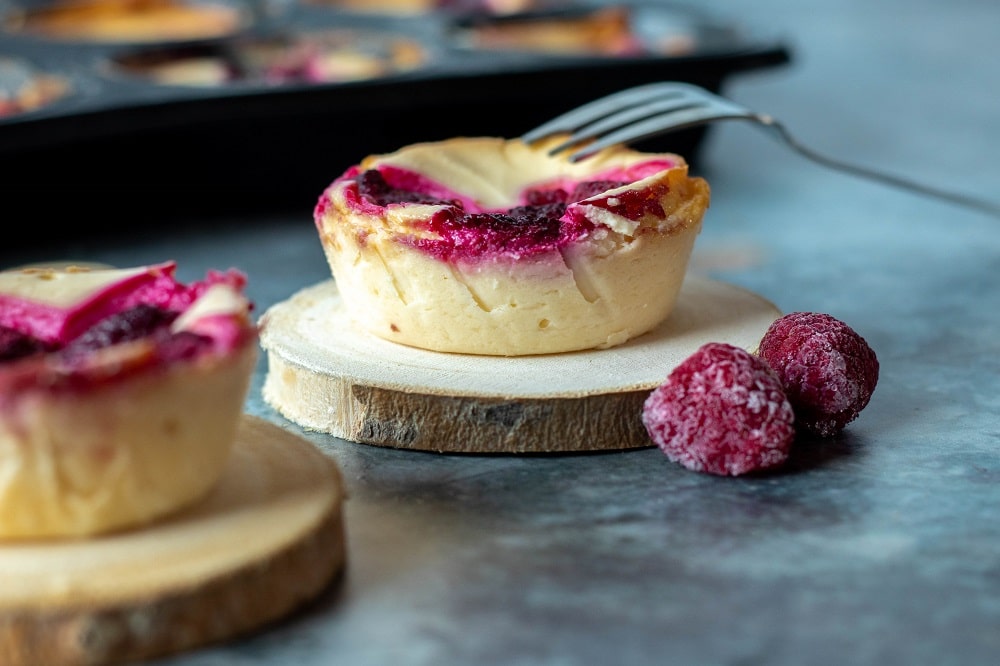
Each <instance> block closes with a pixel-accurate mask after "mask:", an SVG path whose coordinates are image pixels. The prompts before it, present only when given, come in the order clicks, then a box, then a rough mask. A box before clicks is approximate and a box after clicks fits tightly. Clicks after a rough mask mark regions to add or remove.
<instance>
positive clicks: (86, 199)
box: [0, 0, 790, 234]
mask: <svg viewBox="0 0 1000 666" xmlns="http://www.w3.org/2000/svg"><path fill="white" fill-rule="evenodd" d="M314 2H315V0H314ZM38 4H39V3H37V2H36V3H31V2H28V3H24V4H20V5H13V4H10V2H9V0H8V4H6V5H0V10H3V11H6V12H10V11H12V10H13V9H15V8H18V7H20V8H21V9H25V8H27V9H30V8H32V7H34V6H36V5H38ZM42 4H43V5H44V3H42ZM607 5H616V6H624V7H627V8H628V10H629V11H630V12H631V14H632V16H633V17H634V18H633V20H634V22H635V25H636V29H637V31H638V29H639V27H641V28H642V29H643V30H645V31H646V37H647V38H648V36H649V34H654V35H655V34H660V33H662V32H664V31H667V30H673V31H678V32H679V33H684V34H685V35H686V36H687V37H689V38H690V47H689V48H688V49H687V50H685V51H683V52H680V53H670V54H664V53H653V52H650V53H639V54H633V55H614V56H608V55H595V54H586V55H567V54H552V53H538V52H530V51H516V50H510V49H493V50H490V49H477V48H470V47H469V46H468V45H467V44H462V43H459V41H458V40H457V39H456V35H457V34H459V32H460V31H461V30H462V29H463V28H464V29H466V30H468V29H469V28H470V27H475V26H477V25H481V24H482V23H483V22H489V21H495V22H511V21H519V20H529V19H535V20H537V19H539V18H545V17H551V16H554V15H562V13H567V12H568V13H570V14H572V13H574V12H588V11H593V10H596V9H597V8H600V7H604V6H607ZM325 28H336V29H347V30H357V31H360V32H364V31H369V30H372V31H385V32H388V33H391V34H401V35H405V36H406V37H407V38H410V39H413V40H418V41H419V42H421V43H422V44H424V45H425V46H426V49H427V51H426V54H427V59H426V62H425V63H424V64H423V65H422V66H420V67H417V68H416V69H412V70H409V71H405V72H398V73H393V74H389V75H386V76H382V77H379V78H371V79H363V80H357V81H351V82H325V83H305V82H288V83H283V84H279V85H275V84H273V83H264V82H259V81H253V80H247V81H240V82H237V83H233V84H226V85H215V86H205V87H194V86H181V85H162V84H157V83H153V82H151V81H149V80H147V79H143V78H141V77H136V76H132V75H123V74H122V73H121V72H120V71H116V70H115V69H114V68H113V67H111V66H110V65H109V63H112V62H114V61H115V60H116V59H122V58H127V57H131V56H135V55H137V54H139V53H140V52H143V51H146V52H150V51H153V50H156V49H161V50H171V52H178V51H179V50H183V49H209V50H211V49H223V50H224V49H226V48H230V47H231V45H232V44H233V43H234V40H240V39H243V40H252V39H259V38H264V37H267V36H269V35H275V34H286V35H287V34H294V33H295V32H296V31H304V30H306V29H309V30H316V29H325ZM0 54H4V55H8V56H16V57H18V58H23V59H25V60H26V61H27V62H30V63H31V65H32V66H33V67H35V68H36V69H37V70H38V71H44V72H49V73H54V74H56V75H60V76H63V77H65V79H66V80H67V81H68V82H69V83H70V90H69V92H68V93H67V94H66V95H64V96H63V97H62V98H60V99H58V100H56V101H54V102H52V103H50V104H47V105H45V106H43V107H41V108H39V109H36V110H33V111H29V112H25V113H17V114H13V115H10V116H7V117H3V118H0V179H2V181H0V182H2V183H3V191H4V194H3V197H4V202H3V210H5V211H6V215H10V216H12V218H11V219H19V220H21V221H24V222H27V224H22V225H20V226H21V227H22V228H24V229H26V231H25V234H30V233H31V230H32V229H36V228H44V227H43V224H44V223H45V222H47V221H49V220H54V219H56V218H58V219H66V218H71V219H73V220H74V221H75V222H74V224H73V225H72V230H73V231H75V232H79V233H87V234H94V233H98V232H101V231H113V232H118V231H122V230H126V229H128V230H134V229H136V228H137V227H136V226H135V225H137V224H138V225H141V224H144V223H146V222H149V221H160V220H163V219H171V220H176V221H178V222H181V221H183V220H184V219H186V218H198V219H202V220H203V219H205V218H206V217H207V216H213V215H224V216H246V215H257V214H265V213H274V212H279V211H280V212H292V213H295V214H297V215H299V216H301V217H303V218H309V216H310V214H311V209H312V206H313V204H314V203H315V201H316V198H317V196H318V195H319V193H320V192H321V191H322V189H323V188H324V187H325V186H326V185H327V184H328V183H329V182H330V181H331V180H332V179H333V178H335V177H336V176H337V175H339V174H340V173H341V172H342V171H343V170H344V169H345V168H346V167H348V166H350V165H351V164H353V163H355V162H357V161H358V160H359V159H360V158H362V157H364V156H365V155H368V154H370V153H378V152H387V151H391V150H395V149H396V148H399V147H401V146H403V145H406V144H408V143H413V142H416V141H425V140H436V139H445V138H449V137H454V136H462V135H495V136H517V135H519V134H521V133H522V132H524V131H526V130H528V129H530V128H532V127H534V126H535V125H537V124H539V123H541V122H543V121H544V120H547V119H548V118H550V117H552V116H553V115H555V114H557V113H561V112H563V111H565V110H568V109H570V108H572V107H574V106H576V105H578V104H582V103H584V102H586V101H589V100H592V99H594V98H596V97H599V96H601V95H605V94H608V93H611V92H614V91H616V90H620V89H622V88H626V87H629V86H633V85H638V84H641V83H647V82H651V81H659V80H679V81H688V82H691V83H696V84H698V85H702V86H704V87H706V88H708V89H710V90H714V91H722V90H723V88H724V86H725V83H726V82H727V80H728V79H729V78H730V77H731V76H733V75H736V74H739V73H741V72H746V71H749V70H756V69H761V68H768V67H774V66H779V65H783V64H785V63H787V62H789V61H790V53H789V49H788V47H787V46H786V45H785V44H784V43H782V42H781V41H779V40H777V39H773V38H765V37H761V36H759V35H752V34H747V33H746V31H744V30H743V29H741V27H740V26H739V25H738V24H736V23H734V22H728V21H725V20H720V19H717V18H714V17H710V16H706V15H704V14H702V13H700V12H699V11H698V10H696V9H693V8H691V7H685V6H679V5H674V4H669V3H664V2H631V3H559V4H558V6H555V7H543V8H541V9H534V10H532V11H529V12H526V13H521V14H511V15H498V14H492V15H491V14H489V13H486V12H483V11H479V10H467V11H463V10H461V9H439V10H429V11H424V12H421V13H419V14H413V15H406V16H398V15H393V14H391V13H382V14H379V13H361V12H357V11H349V10H345V9H338V8H336V7H334V6H330V5H320V4H305V3H303V4H291V3H286V4H284V5H283V6H282V9H281V10H280V11H272V12H264V13H261V14H258V15H257V17H256V18H255V20H254V21H253V22H252V24H251V25H249V26H247V27H245V28H243V29H241V30H239V31H238V32H236V33H234V34H231V35H227V36H224V37H221V38H216V39H206V40H190V41H179V42H170V43H148V42H142V43H135V42H116V43H100V42H97V43H95V42H82V41H72V40H54V39H50V38H48V37H43V36H37V35H30V34H23V33H22V32H19V31H5V32H3V33H0ZM706 131H707V130H706V129H700V130H687V131H684V132H680V133H676V134H674V135H671V136H668V137H661V138H659V139H656V140H651V141H650V142H647V144H644V145H641V146H640V147H642V148H649V149H656V150H672V151H675V152H678V153H681V154H683V155H685V156H686V157H687V158H688V159H689V161H691V162H693V163H696V162H697V151H698V147H699V145H700V143H701V141H702V140H703V138H704V135H705V132H706ZM6 215H5V216H6ZM35 221H37V222H38V223H39V224H33V223H32V222H35ZM129 225H131V226H129Z"/></svg>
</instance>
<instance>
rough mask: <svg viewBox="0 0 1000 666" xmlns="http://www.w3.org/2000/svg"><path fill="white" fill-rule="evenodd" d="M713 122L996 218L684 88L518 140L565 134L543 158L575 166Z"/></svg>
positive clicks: (605, 108) (582, 112)
mask: <svg viewBox="0 0 1000 666" xmlns="http://www.w3.org/2000/svg"><path fill="white" fill-rule="evenodd" d="M717 120H749V121H752V122H754V123H756V124H757V125H758V126H760V127H763V128H765V129H767V130H770V132H771V134H772V135H774V136H776V137H777V138H779V139H781V140H782V141H783V142H784V143H785V144H787V145H788V146H789V147H790V148H792V149H793V150H795V151H796V152H797V153H799V154H800V155H802V156H804V157H806V158H808V159H810V160H812V161H814V162H817V163H819V164H822V165H824V166H827V167H830V168H833V169H836V170H839V171H843V172H846V173H850V174H853V175H855V176H860V177H862V178H868V179H870V180H874V181H877V182H880V183H884V184H886V185H891V186H893V187H898V188H901V189H904V190H909V191H911V192H916V193H918V194H922V195H926V196H930V197H935V198H938V199H941V200H944V201H948V202H951V203H954V204H958V205H961V206H966V207H969V208H973V209H975V210H978V211H980V212H984V213H987V214H989V215H993V216H995V217H1000V205H998V204H995V203H992V202H988V201H982V200H980V199H976V198H974V197H970V196H968V195H965V194H960V193H957V192H951V191H947V190H942V189H939V188H936V187H932V186H929V185H924V184H921V183H917V182H914V181H912V180H908V179H906V178H902V177H900V176H895V175H892V174H888V173H886V172H884V171H878V170H875V169H870V168H866V167H862V166H857V165H854V164H848V163H845V162H841V161H839V160H835V159H832V158H829V157H826V156H824V155H820V154H818V153H816V152H815V151H813V150H811V149H810V148H807V147H805V146H803V145H802V144H801V143H799V142H798V141H797V140H796V139H795V138H794V137H793V136H792V135H791V134H790V133H789V131H788V130H787V129H786V128H785V126H784V125H782V124H781V123H780V122H778V121H777V120H775V119H774V118H772V117H771V116H769V115H766V114H763V113H757V112H755V111H752V110H750V109H748V108H746V107H744V106H741V105H739V104H736V103H735V102H733V101H732V100H729V99H726V98H725V97H721V96H719V95H716V94H715V93H712V92H709V91H708V90H705V89H704V88H701V87H698V86H695V85H692V84H689V83H680V82H663V83H651V84H647V85H643V86H638V87H635V88H628V89H626V90H622V91H620V92H617V93H613V94H611V95H608V96H606V97H601V98H599V99H597V100H594V101H593V102H590V103H588V104H584V105H583V106H580V107H577V108H576V109H573V110H572V111H569V112H567V113H564V114H562V115H560V116H557V117H556V118H553V119H552V120H550V121H548V122H546V123H543V124H542V125H539V126H538V127H536V128H535V129H533V130H531V131H529V132H526V133H525V134H523V135H522V136H521V139H522V140H523V141H525V142H526V143H535V142H536V141H540V140H541V139H544V138H547V137H551V136H556V135H563V134H568V137H567V138H566V139H565V140H564V141H562V142H560V143H559V144H558V145H556V146H554V147H552V148H551V149H550V150H549V154H551V155H555V154H558V153H562V152H564V151H572V152H571V153H570V155H569V159H570V160H571V161H573V162H578V161H580V160H582V159H585V158H587V157H589V156H590V155H592V154H594V153H596V152H597V151H599V150H601V149H602V148H607V147H609V146H613V145H617V144H628V143H632V142H635V141H640V140H642V139H647V138H650V137H653V136H657V135H661V134H667V133H669V132H676V131H678V130H682V129H687V128H691V127H696V126H699V125H705V124H708V123H711V122H714V121H717Z"/></svg>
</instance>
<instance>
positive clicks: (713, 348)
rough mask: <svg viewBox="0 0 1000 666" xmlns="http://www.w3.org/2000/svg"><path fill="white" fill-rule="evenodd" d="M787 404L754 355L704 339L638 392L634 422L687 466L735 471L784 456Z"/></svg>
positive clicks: (788, 433) (789, 424)
mask: <svg viewBox="0 0 1000 666" xmlns="http://www.w3.org/2000/svg"><path fill="white" fill-rule="evenodd" d="M794 418H795V416H794V412H793V411H792V406H791V404H790V403H789V402H788V399H787V398H786V396H785V392H784V390H783V389H782V387H781V382H780V381H779V380H778V377H777V376H776V375H775V374H774V372H773V371H772V370H771V369H770V368H769V367H768V366H767V364H766V363H764V362H763V361H762V360H761V359H759V358H757V357H756V356H754V355H753V354H751V353H750V352H748V351H746V350H744V349H742V348H740V347H736V346H734V345H731V344H728V343H722V342H709V343H707V344H704V345H702V346H701V347H700V348H699V349H698V350H697V351H696V352H694V353H693V354H692V355H691V356H689V357H688V358H686V359H685V360H684V361H682V362H681V363H680V365H678V366H677V367H676V368H675V369H674V370H673V371H672V372H671V373H670V375H669V376H668V377H667V379H666V380H665V381H664V382H663V383H662V384H661V385H660V386H658V387H657V388H656V389H654V390H653V391H652V393H650V394H649V397H647V398H646V401H645V404H644V405H643V410H642V422H643V425H645V426H646V430H647V432H649V435H650V437H651V438H652V439H653V442H654V443H655V444H656V445H657V446H658V447H660V449H661V450H662V451H663V452H664V453H665V454H666V455H667V457H668V458H670V459H671V460H672V461H674V462H677V463H680V464H681V465H683V466H684V467H687V468H688V469H691V470H695V471H698V472H708V473H710V474H719V475H723V476H725V475H729V476H737V475H740V474H745V473H747V472H753V471H756V470H763V469H767V468H770V467H775V466H777V465H780V464H782V463H784V462H785V460H786V459H787V458H788V451H789V449H790V448H791V445H792V441H793V440H794V438H795V426H794Z"/></svg>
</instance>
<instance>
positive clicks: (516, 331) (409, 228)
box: [316, 137, 709, 356]
mask: <svg viewBox="0 0 1000 666" xmlns="http://www.w3.org/2000/svg"><path fill="white" fill-rule="evenodd" d="M550 146H551V143H543V144H540V145H534V146H528V145H525V144H524V143H522V142H521V141H519V140H505V139H500V138H493V137H471V138H455V139H451V140H448V141H444V142H437V143H422V144H415V145H413V146H408V147H406V148H403V149H402V150H400V151H398V152H396V153H392V154H389V155H376V156H370V157H368V158H366V159H365V160H363V161H362V162H361V164H360V165H358V167H357V168H355V169H353V170H350V171H349V172H348V173H347V174H345V176H344V177H341V178H339V179H338V180H337V181H335V182H334V183H333V184H332V185H331V186H330V187H329V188H328V189H327V190H326V192H324V194H323V196H322V197H321V199H320V202H319V205H318V206H317V209H316V224H317V228H318V231H319V236H320V240H321V243H322V246H323V249H324V252H325V254H326V258H327V260H328V262H329V265H330V268H331V271H332V273H333V276H334V278H335V279H336V282H337V287H338V290H339V291H340V294H341V296H342V298H343V299H344V303H345V305H346V307H347V308H348V310H349V311H350V312H351V313H352V315H353V317H354V319H355V321H356V323H357V325H359V326H360V327H361V328H362V329H364V330H367V331H369V332H370V333H372V334H374V335H376V336H379V337H382V338H385V339H388V340H392V341H395V342H398V343H401V344H406V345H410V346H415V347H420V348H424V349H429V350H435V351H444V352H455V353H468V354H488V355H505V356H519V355H528V354H544V353H555V352H565V351H573V350H581V349H591V348H606V347H611V346H614V345H618V344H621V343H623V342H625V341H627V340H629V339H631V338H634V337H635V336H638V335H641V334H642V333H645V332H647V331H649V330H650V329H652V328H653V327H655V326H656V325H657V324H659V323H660V322H662V321H663V320H664V319H665V318H666V317H667V316H668V315H669V313H670V310H671V308H672V307H673V305H674V302H675V299H676V297H677V294H678V292H679V290H680V287H681V283H682V282H683V279H684V274H685V272H686V269H687V264H688V260H689V257H690V254H691V251H692V249H693V245H694V241H695V238H696V236H697V235H698V233H699V231H700V229H701V223H702V218H703V216H704V212H705V210H706V208H707V207H708V203H709V188H708V184H707V183H706V182H705V181H704V180H703V179H701V178H696V177H691V176H689V175H688V167H687V164H686V163H685V162H684V160H683V158H681V157H680V156H677V155H672V154H649V153H641V152H637V151H633V150H629V149H626V148H624V147H617V148H612V149H607V150H604V151H601V152H600V153H598V154H597V155H595V156H593V157H592V158H589V159H587V160H583V161H582V162H578V163H570V162H569V161H567V160H566V159H564V158H563V157H560V156H555V157H554V156H550V155H548V153H547V149H548V147H550ZM372 170H375V171H382V172H384V173H386V174H389V175H390V177H391V176H392V174H393V173H396V174H404V176H402V178H403V179H404V180H405V179H406V178H409V179H410V180H412V181H413V182H418V183H422V185H423V186H424V187H425V189H427V190H428V191H433V192H436V193H437V194H438V195H439V197H447V196H449V195H451V196H453V197H457V198H458V199H460V200H461V201H462V204H461V205H462V206H463V207H464V209H465V211H483V212H487V213H488V212H490V211H504V210H507V209H510V208H512V207H514V206H517V205H519V204H523V203H524V198H525V196H526V194H525V193H526V192H531V191H535V192H537V191H542V192H549V191H552V190H554V189H555V188H556V186H557V185H559V186H561V188H562V189H563V190H567V189H572V188H573V186H574V185H576V184H579V183H587V182H591V181H597V182H605V181H608V183H609V184H608V186H606V187H605V189H602V190H600V192H599V193H598V194H596V195H592V196H589V197H587V198H584V199H583V200H580V201H573V202H569V203H568V205H566V207H565V214H564V215H563V217H562V218H561V219H562V223H561V224H562V226H563V230H562V231H560V232H559V233H565V236H564V237H563V236H561V237H560V238H559V239H558V240H556V241H553V242H548V241H546V242H545V243H540V244H538V245H537V246H530V245H528V246H524V245H523V244H520V245H518V246H517V248H516V249H511V247H512V246H510V245H509V246H507V247H496V246H491V247H489V248H487V249H486V250H483V251H482V252H477V251H475V250H474V249H473V250H470V249H469V248H470V247H474V246H476V245H477V243H478V240H477V239H476V238H475V237H474V236H473V237H469V238H466V237H457V240H455V242H454V244H453V245H452V246H449V248H448V251H447V253H444V254H443V253H442V252H441V251H428V248H429V247H436V245H435V244H438V243H441V242H445V241H446V240H447V239H446V238H444V237H443V236H444V235H446V234H447V233H451V229H450V228H449V229H445V228H444V227H443V226H441V225H438V224H436V223H435V222H429V220H437V219H438V217H435V216H439V215H442V214H448V215H452V214H453V213H452V212H451V209H450V208H448V206H447V205H442V204H440V203H391V204H388V205H385V206H382V205H377V204H374V203H372V202H371V201H369V200H365V199H364V197H361V196H359V195H358V175H359V174H363V173H365V172H369V171H372ZM407 174H409V176H407ZM611 181H614V182H613V183H612V182H611ZM442 189H444V190H446V191H444V192H442ZM630 201H633V202H636V201H637V202H638V204H636V205H633V206H632V209H631V210H629V204H628V202H630ZM442 211H444V213H442ZM574 225H575V226H574ZM570 227H572V233H567V232H565V230H566V229H568V228H570ZM443 229H444V230H443ZM548 231H551V230H548ZM455 233H460V232H455ZM453 240H454V239H453ZM487 244H488V243H487Z"/></svg>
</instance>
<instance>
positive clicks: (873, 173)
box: [754, 114, 1000, 218]
mask: <svg viewBox="0 0 1000 666" xmlns="http://www.w3.org/2000/svg"><path fill="white" fill-rule="evenodd" d="M754 120H756V121H757V122H758V123H759V124H760V125H762V126H764V127H767V128H769V129H771V130H772V131H773V132H774V134H775V135H776V136H777V137H779V138H780V139H781V140H782V141H783V142H785V143H786V144H787V145H788V147H790V148H791V149H793V150H794V151H795V152H797V153H799V154H800V155H802V156H803V157H806V158H808V159H810V160H812V161H813V162H816V163H818V164H822V165H823V166H826V167H830V168H832V169H836V170H838V171H843V172H845V173H849V174H852V175H855V176H860V177H862V178H867V179H869V180H874V181H878V182H880V183H883V184H885V185H890V186H892V187H897V188H899V189H903V190H908V191H910V192H916V193H917V194H922V195H925V196H929V197H934V198H937V199H941V200H943V201H948V202H950V203H953V204H958V205H960V206H965V207H967V208H971V209H974V210H978V211H979V212H982V213H986V214H988V215H992V216H993V217H997V218H1000V205H998V204H996V203H993V202H991V201H984V200H982V199H977V198H975V197H972V196H969V195H966V194H961V193H958V192H953V191H950V190H943V189H941V188H937V187H932V186H930V185H925V184H923V183H918V182H915V181H913V180H910V179H908V178H903V177H901V176H896V175H893V174H889V173H886V172H884V171H878V170H875V169H869V168H867V167H863V166H858V165H856V164H848V163H846V162H841V161H840V160H836V159H833V158H830V157H827V156H826V155H821V154H819V153H817V152H816V151H814V150H812V149H811V148H808V147H806V146H804V145H802V144H801V143H799V142H798V140H796V138H795V137H794V136H793V135H792V134H791V132H789V131H788V129H787V128H786V127H785V126H784V125H782V124H781V123H779V122H778V121H777V120H775V119H774V118H772V117H771V116H767V115H763V114H757V115H756V117H755V118H754Z"/></svg>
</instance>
